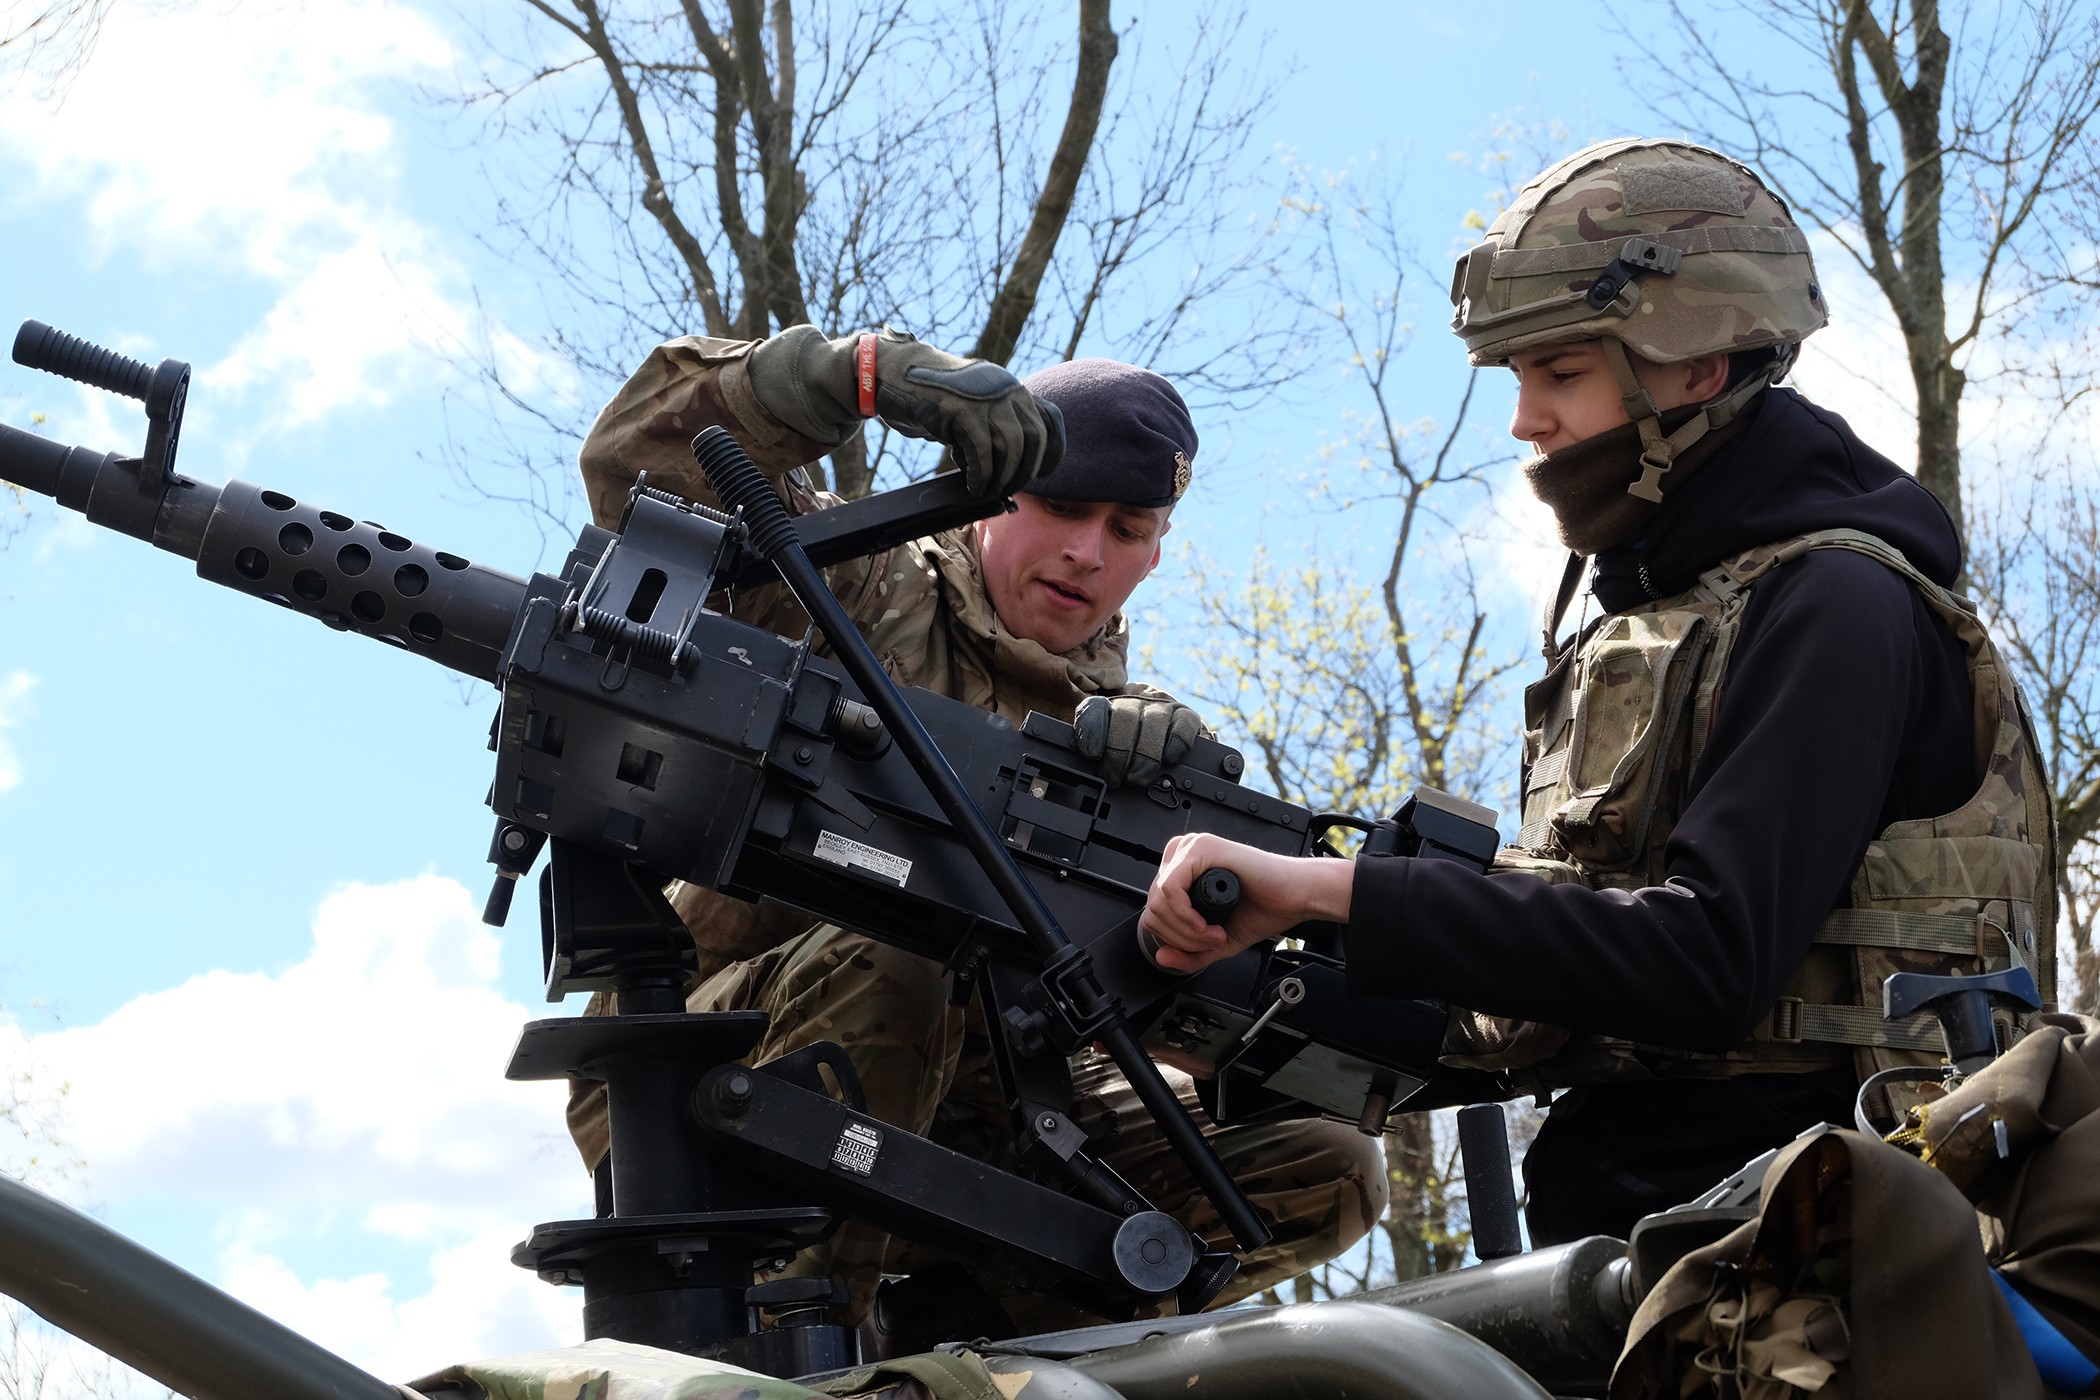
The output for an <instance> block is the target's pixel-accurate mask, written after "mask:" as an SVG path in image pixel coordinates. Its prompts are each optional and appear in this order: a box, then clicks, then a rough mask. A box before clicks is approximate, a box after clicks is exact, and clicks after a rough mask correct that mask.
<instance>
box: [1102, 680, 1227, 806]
mask: <svg viewBox="0 0 2100 1400" xmlns="http://www.w3.org/2000/svg"><path fill="white" fill-rule="evenodd" d="M1202 732H1203V721H1201V720H1199V719H1197V718H1196V712H1195V711H1194V710H1192V709H1190V708H1189V707H1188V706H1186V705H1184V704H1182V703H1181V702H1180V701H1178V700H1168V699H1166V698H1164V697H1147V696H1140V695H1089V696H1088V697H1087V698H1086V699H1084V700H1082V701H1080V702H1079V709H1078V711H1077V712H1076V713H1074V714H1073V716H1072V736H1073V739H1074V740H1075V741H1076V742H1077V744H1078V747H1079V751H1080V752H1081V753H1082V754H1084V755H1086V756H1087V757H1088V758H1095V759H1099V760H1100V761H1101V776H1102V777H1104V778H1106V779H1108V780H1109V782H1111V783H1115V784H1118V785H1123V786H1129V787H1144V786H1146V785H1147V784H1149V783H1151V782H1152V781H1153V779H1155V778H1157V777H1158V776H1159V775H1160V770H1161V769H1163V768H1167V767H1171V766H1172V765H1174V764H1176V763H1179V762H1181V760H1183V759H1184V758H1187V757H1188V756H1189V746H1190V745H1191V744H1194V743H1195V742H1196V737H1197V736H1198V735H1200V734H1201V733H1202Z"/></svg>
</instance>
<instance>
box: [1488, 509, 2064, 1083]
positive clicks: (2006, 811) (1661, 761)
mask: <svg viewBox="0 0 2100 1400" xmlns="http://www.w3.org/2000/svg"><path fill="white" fill-rule="evenodd" d="M1812 549H1848V550H1853V551H1855V552H1857V553H1860V554H1864V555H1866V556H1868V557H1869V558H1871V559H1874V560H1876V561H1878V562H1879V563H1881V564H1883V565H1885V566H1886V567H1888V568H1890V569H1892V570H1894V571H1895V572H1897V573H1898V574H1901V575H1902V576H1903V577H1904V578H1905V579H1906V580H1908V581H1909V582H1910V584H1911V586H1912V587H1913V588H1915V589H1917V590H1918V593H1919V595H1920V596H1921V597H1922V598H1923V599H1924V600H1925V602H1926V603H1927V605H1928V606H1929V607H1931V608H1932V610H1933V611H1934V612H1936V613H1937V614H1939V616H1940V618H1941V619H1942V620H1943V621H1944V622H1945V623H1946V625H1947V627H1948V629H1949V630H1950V631H1951V632H1952V633H1953V635H1954V637H1955V638H1956V639H1957V640H1958V641H1959V642H1960V643H1961V645H1962V648H1963V650H1964V652H1965V654H1966V657H1967V662H1968V672H1969V678H1970V680H1971V682H1972V683H1973V684H1974V686H1975V760H1976V766H1975V771H1976V772H1977V773H1978V774H1980V775H1981V777H1980V781H1979V784H1978V786H1977V788H1976V791H1975V792H1974V794H1973V795H1971V796H1970V798H1969V799H1968V801H1966V802H1964V803H1963V804H1962V805H1961V806H1960V807H1958V808H1956V809H1955V810H1954V811H1952V812H1949V813H1947V814H1945V815H1943V816H1939V817H1929V818H1922V819H1919V820H1915V821H1902V822H1897V823H1895V824H1894V825H1893V826H1890V827H1889V828H1888V829H1887V830H1885V831H1883V832H1882V833H1881V834H1880V835H1879V836H1877V837H1876V838H1875V839H1874V840H1873V841H1872V842H1871V843H1870V844H1869V845H1868V847H1867V853H1866V857H1865V859H1863V860H1862V861H1861V863H1860V866H1859V869H1858V870H1857V871H1856V872H1854V874H1853V877H1852V882H1851V886H1850V888H1849V891H1848V893H1847V896H1846V900H1845V903H1844V905H1843V907H1840V908H1838V909H1836V910H1834V911H1833V912H1832V913H1831V915H1830V917H1829V918H1828V919H1826V920H1825V921H1824V923H1823V926H1822V927H1821V928H1820V929H1819V930H1818V931H1817V933H1816V936H1815V941H1814V944H1813V945H1812V947H1811V948H1810V951H1809V954H1808V956H1807V957H1806V958H1805V959H1804V960H1803V961H1802V963H1801V965H1800V967H1799V968H1798V969H1796V971H1795V973H1794V975H1793V977H1792V978H1791V979H1790V980H1789V982H1788V983H1787V985H1786V988H1785V989H1784V991H1783V992H1782V993H1781V995H1780V997H1779V999H1778V1001H1777V1002H1776V1003H1775V1004H1774V1005H1773V1007H1772V1009H1771V1011H1770V1012H1768V1013H1767V1014H1766V1016H1765V1018H1764V1020H1763V1021H1762V1022H1761V1023H1760V1024H1759V1026H1758V1028H1757V1030H1756V1032H1755V1033H1754V1034H1753V1035H1752V1037H1751V1038H1750V1040H1749V1041H1747V1042H1746V1043H1744V1044H1743V1045H1742V1046H1740V1047H1738V1048H1737V1049H1734V1050H1730V1051H1728V1052H1726V1053H1723V1054H1702V1053H1691V1052H1685V1051H1678V1050H1670V1049H1665V1048H1662V1047H1650V1046H1640V1045H1635V1044H1633V1043H1631V1042H1626V1041H1616V1040H1609V1039H1606V1038H1604V1037H1600V1036H1576V1037H1573V1038H1572V1039H1570V1040H1568V1041H1567V1043H1566V1044H1565V1046H1564V1047H1563V1048H1560V1049H1559V1050H1558V1052H1557V1053H1554V1054H1552V1055H1551V1056H1550V1057H1548V1058H1545V1059H1544V1060H1543V1061H1542V1062H1540V1063H1537V1064H1535V1065H1533V1066H1532V1068H1531V1071H1530V1073H1529V1074H1527V1075H1522V1076H1519V1077H1520V1078H1524V1079H1526V1080H1527V1081H1530V1080H1532V1079H1533V1078H1534V1077H1535V1080H1536V1082H1537V1083H1538V1084H1539V1085H1542V1086H1548V1087H1559V1086H1565V1085H1572V1084H1582V1083H1592V1082H1596V1081H1599V1080H1604V1079H1617V1078H1652V1077H1662V1076H1694V1077H1721V1076H1728V1075H1736V1074H1765V1073H1796V1072H1805V1071H1811V1070H1819V1069H1827V1068H1831V1067H1833V1066H1836V1065H1840V1064H1843V1063H1845V1062H1847V1061H1848V1060H1850V1061H1851V1062H1853V1064H1854V1066H1855V1068H1856V1069H1857V1071H1858V1073H1859V1074H1860V1075H1861V1076H1862V1077H1864V1076H1865V1075H1867V1074H1869V1073H1871V1072H1873V1071H1874V1070H1877V1069H1884V1068H1889V1067H1891V1066H1894V1065H1899V1064H1925V1065H1930V1064H1936V1063H1938V1062H1939V1059H1940V1055H1941V1051H1942V1043H1941V1039H1940V1035H1939V1031H1938V1028H1937V1024H1936V1023H1935V1022H1933V1021H1932V1019H1931V1018H1930V1016H1929V1014H1926V1013H1921V1014H1919V1015H1918V1016H1915V1017H1912V1018H1910V1019H1909V1020H1907V1021H1899V1022H1894V1023H1890V1022H1885V1021H1883V1020H1882V1017H1881V984H1882V982H1883V980H1884V979H1886V978H1887V977H1888V975H1889V974H1890V973H1893V972H1899V971H1914V972H1927V973H1935V974H1941V975H1945V974H1954V973H1976V972H1983V971H1995V970H1998V969H2001V968H2004V967H2006V966H2008V965H2009V962H2010V961H2012V960H2017V961H2019V962H2022V963H2025V964H2026V965H2027V966H2028V967H2029V968H2030V969H2032V971H2033V973H2034V976H2035V980H2036V982H2037V983H2038V984H2039V985H2040V987H2041V991H2042V996H2043V998H2044V1002H2045V1004H2053V1001H2054V996H2055V967H2056V947H2055V912H2056V907H2055V887H2054V875H2055V868H2056V867H2055V859H2054V857H2055V843H2056V830H2055V820H2054V809H2053V807H2052V805H2051V801H2050V793H2049V787H2048V784H2047V781H2046V780H2045V777H2044V774H2043V771H2042V768H2041V762H2040V749H2039V746H2038V745H2037V743H2036V741H2035V738H2034V732H2033V728H2032V725H2031V723H2030V721H2029V719H2028V717H2027V712H2026V708H2025V705H2024V702H2023V701H2022V700H2021V697H2020V693H2019V688H2018V686H2017V685H2016V683H2015V682H2014V680H2013V677H2012V675H2011V673H2010V671H2009V670H2008V669H2007V668H2006V666H2005V665H2004V663H2003V662H2002V661H2001V659H2000V658H1999V655H1998V652H1997V649H1996V647H1994V646H1993V645H1992V643H1991V640H1990V637H1989V636H1988V635H1987V634H1986V633H1985V631H1984V628H1983V625H1982V623H1981V622H1979V621H1978V619H1977V616H1976V612H1975V609H1974V608H1973V607H1972V606H1971V605H1970V604H1969V603H1968V601H1967V600H1965V599H1963V598H1960V597H1957V596H1956V595H1954V594H1952V593H1950V592H1948V591H1947V590H1946V589H1944V588H1942V587H1940V586H1939V585H1938V584H1935V583H1933V582H1932V581H1931V580H1930V579H1928V578H1926V577H1925V576H1924V575H1923V574H1920V573H1919V572H1918V571H1917V570H1916V569H1915V568H1913V567H1912V566H1911V564H1910V562H1909V561H1908V560H1906V559H1905V558H1904V557H1903V556H1902V555H1901V554H1900V553H1898V552H1897V551H1896V550H1895V549H1893V548H1891V547H1890V546H1889V545H1887V544H1885V543H1883V542H1882V541H1880V540H1878V539H1875V538H1874V537H1873V536H1871V535H1866V534H1862V533H1859V532H1857V531H1852V530H1824V531H1819V532H1817V533H1814V534H1809V535H1803V536H1800V537H1798V538H1795V539H1790V540H1785V541H1782V542H1780V543H1778V544H1772V545H1766V546H1763V547H1760V548H1758V549H1753V550H1750V551H1748V552H1747V553H1744V554H1740V555H1737V556H1736V557H1734V558H1732V559H1728V560H1726V561H1724V562H1722V563H1721V564H1719V565H1717V566H1716V567H1714V568H1713V569H1711V570H1709V571H1708V572H1707V573H1706V574H1704V575H1703V576H1702V577H1701V578H1700V580H1699V582H1698V583H1697V584H1696V585H1694V586H1693V587H1692V588H1691V589H1689V590H1688V591H1686V592H1684V593H1682V594H1679V595H1678V596H1676V597H1674V598H1665V599H1661V600H1659V601H1656V602H1652V603H1648V604H1645V605H1643V606H1641V607H1637V608H1634V609H1632V610H1631V611H1629V612H1624V613H1618V614H1614V615H1612V616H1609V617H1606V618H1603V619H1601V620H1600V621H1599V622H1597V623H1596V624H1594V625H1593V626H1592V627H1591V628H1590V629H1589V631H1588V632H1587V633H1586V634H1585V635H1584V636H1583V637H1582V638H1581V640H1580V642H1579V644H1578V645H1575V646H1571V647H1569V648H1568V649H1567V651H1566V652H1564V653H1563V654H1562V655H1561V656H1560V657H1559V658H1558V659H1557V660H1556V661H1555V663H1554V664H1553V666H1552V667H1551V668H1550V669H1549V671H1548V673H1547V675H1546V676H1545V678H1544V679H1543V680H1541V681H1539V682H1538V683H1537V684H1536V685H1533V686H1532V687H1531V688H1530V689H1529V690H1528V691H1526V693H1525V729H1526V733H1525V739H1524V806H1523V818H1524V825H1523V830H1522V832H1521V834H1520V835H1519V837H1518V841H1517V845H1516V847H1513V848H1511V849H1509V850H1506V851H1505V852H1504V853H1503V856H1502V858H1501V859H1500V860H1498V862H1497V864H1498V866H1500V867H1501V868H1505V869H1521V870H1527V871H1530V872H1531V873H1534V874H1538V875H1541V876H1543V877H1545V878H1547V879H1552V880H1557V881H1565V882H1577V883H1583V884H1587V885H1589V886H1591V887H1593V888H1597V889H1624V890H1634V889H1642V888H1646V887H1649V886H1653V885H1659V884H1661V883H1662V882H1663V879H1664V870H1663V846H1664V843H1665V842H1666V841H1667V840H1668V839H1669V836H1670V831H1671V828H1672V827H1673V826H1675V824H1676V822H1677V819H1678V817H1679V816H1680V815H1681V814H1682V811H1683V808H1684V803H1685V797H1686V789H1687V786H1688V784H1689V781H1690V778H1691V775H1692V773H1693V772H1694V771H1695V770H1696V769H1697V767H1698V764H1699V760H1700V758H1701V756H1702V754H1703V753H1704V751H1705V747H1706V741H1707V737H1708V733H1709V730H1710V729H1711V726H1712V721H1713V715H1714V713H1715V708H1716V705H1717V704H1718V701H1719V697H1720V693H1721V689H1722V686H1723V684H1724V682H1725V679H1726V676H1727V671H1728V660H1729V653H1730V651H1731V650H1732V648H1733V647H1734V644H1735V640H1736V637H1737V635H1738V633H1739V632H1740V631H1741V627H1742V618H1743V612H1744V609H1745V607H1746V605H1747V604H1748V601H1749V592H1750V587H1751V585H1752V584H1754V583H1755V582H1756V581H1757V580H1758V579H1759V578H1761V577H1763V576H1764V575H1765V574H1766V573H1768V572H1770V571H1771V570H1772V569H1774V568H1777V567H1778V566H1779V565H1781V564H1785V563H1787V562H1788V561H1790V560H1793V559H1797V558H1799V557H1800V556H1801V555H1803V554H1805V553H1807V552H1808V551H1809V550H1812ZM1475 1020H1476V1022H1480V1021H1485V1020H1487V1018H1475ZM1454 1029H1455V1030H1456V1029H1457V1028H1456V1027H1455V1028H1454ZM1472 1029H1473V1036H1472V1042H1473V1046H1474V1047H1480V1046H1481V1042H1482V1039H1483V1033H1485V1032H1487V1031H1488V1028H1487V1027H1484V1026H1480V1025H1477V1024H1476V1025H1475V1026H1474V1027H1473V1028H1472ZM2021 1029H2022V1028H2021V1027H2019V1026H2016V1025H2011V1024H2005V1025H2001V1027H2000V1034H2001V1038H2002V1040H2003V1041H2004V1042H2006V1043H2009V1042H2010V1040H2011V1039H2012V1038H2014V1037H2016V1036H2017V1035H2018V1034H2019V1033H2020V1031H2021ZM1486 1038H1490V1039H1491V1038H1492V1035H1491V1034H1490V1035H1488V1036H1487V1037H1486ZM1502 1038H1503V1039H1504V1041H1505V1042H1507V1041H1509V1040H1512V1039H1514V1036H1513V1035H1512V1033H1511V1031H1510V1030H1509V1028H1508V1026H1507V1023H1504V1025H1503V1029H1502ZM1527 1039H1528V1043H1530V1044H1533V1045H1537V1046H1538V1048H1539V1049H1546V1048H1548V1047H1547V1046H1546V1045H1540V1044H1539V1042H1538V1040H1537V1038H1536V1037H1535V1036H1532V1037H1528V1038H1527ZM1556 1039H1557V1037H1556ZM1511 1048H1513V1049H1514V1048H1515V1047H1514V1046H1512V1047H1511ZM1534 1053H1536V1052H1534ZM1490 1058H1491V1057H1489V1056H1476V1062H1483V1061H1486V1060H1489V1059H1490Z"/></svg>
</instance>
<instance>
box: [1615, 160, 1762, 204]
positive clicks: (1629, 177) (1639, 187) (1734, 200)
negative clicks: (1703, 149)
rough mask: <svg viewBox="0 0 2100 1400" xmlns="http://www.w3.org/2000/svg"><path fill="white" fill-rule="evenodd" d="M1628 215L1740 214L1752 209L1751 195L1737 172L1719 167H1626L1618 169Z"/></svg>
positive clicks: (1674, 164) (1687, 165) (1677, 164)
mask: <svg viewBox="0 0 2100 1400" xmlns="http://www.w3.org/2000/svg"><path fill="white" fill-rule="evenodd" d="M1618 176H1619V187H1620V188H1621V190H1623V191H1624V193H1625V213H1627V214H1628V215H1639V214H1657V213H1664V212H1674V211H1678V210H1683V211H1685V212H1697V213H1704V214H1741V213H1742V212H1743V211H1744V210H1746V209H1748V208H1749V207H1750V192H1749V191H1748V190H1746V189H1744V188H1743V182H1742V181H1741V180H1740V179H1738V178H1737V177H1736V175H1735V172H1733V171H1731V170H1727V169H1723V168H1721V167H1718V166H1699V165H1690V164H1686V163H1683V162H1672V163H1671V164H1668V165H1624V166H1621V167H1619V169H1618Z"/></svg>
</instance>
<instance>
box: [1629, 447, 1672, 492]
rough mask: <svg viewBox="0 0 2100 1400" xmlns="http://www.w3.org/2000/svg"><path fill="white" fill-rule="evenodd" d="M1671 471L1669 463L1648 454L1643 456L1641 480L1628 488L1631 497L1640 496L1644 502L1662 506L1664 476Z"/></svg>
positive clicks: (1644, 453)
mask: <svg viewBox="0 0 2100 1400" xmlns="http://www.w3.org/2000/svg"><path fill="white" fill-rule="evenodd" d="M1669 470H1670V464H1669V463H1668V462H1658V461H1656V460H1655V458H1654V457H1652V456H1651V455H1649V454H1648V453H1646V452H1643V453H1642V454H1641V475H1640V479H1639V480H1638V481H1636V482H1634V483H1633V484H1632V485H1631V486H1629V487H1627V488H1626V494H1627V495H1629V496H1638V497H1639V498H1640V499H1642V500H1644V501H1654V502H1656V503H1657V504H1661V502H1662V498H1663V488H1662V481H1663V476H1664V474H1665V473H1667V472H1668V471H1669Z"/></svg>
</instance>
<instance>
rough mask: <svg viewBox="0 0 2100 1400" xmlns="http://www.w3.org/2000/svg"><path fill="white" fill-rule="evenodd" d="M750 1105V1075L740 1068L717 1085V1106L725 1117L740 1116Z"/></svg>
mask: <svg viewBox="0 0 2100 1400" xmlns="http://www.w3.org/2000/svg"><path fill="white" fill-rule="evenodd" d="M750 1107H751V1076H750V1075H748V1074H745V1073H743V1072H742V1071H741V1070H739V1071H738V1072H737V1073H735V1074H732V1075H730V1076H728V1077H727V1078H725V1079H723V1080H721V1081H720V1082H718V1083H717V1084H716V1085H715V1108H716V1109H717V1110H719V1111H720V1112H721V1113H722V1114H723V1116H724V1117H728V1118H740V1117H742V1116H743V1115H744V1113H745V1112H746V1111H747V1110H748V1109H749V1108H750Z"/></svg>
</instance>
